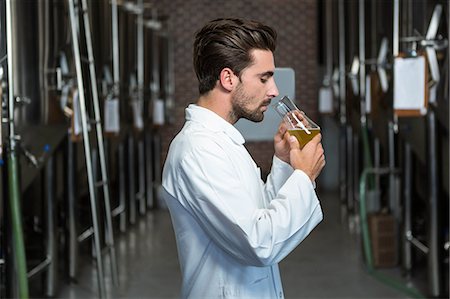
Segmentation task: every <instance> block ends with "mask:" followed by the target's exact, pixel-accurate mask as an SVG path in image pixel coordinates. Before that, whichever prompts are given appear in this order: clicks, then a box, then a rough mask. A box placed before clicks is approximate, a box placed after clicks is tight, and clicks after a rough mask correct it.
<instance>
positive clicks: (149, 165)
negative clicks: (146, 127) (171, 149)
mask: <svg viewBox="0 0 450 299" xmlns="http://www.w3.org/2000/svg"><path fill="white" fill-rule="evenodd" d="M144 138H145V156H146V157H147V159H146V160H145V165H146V179H147V181H146V184H145V186H146V188H147V190H146V193H147V207H148V208H153V207H154V198H153V192H154V190H153V150H152V136H151V133H149V132H145V137H144Z"/></svg>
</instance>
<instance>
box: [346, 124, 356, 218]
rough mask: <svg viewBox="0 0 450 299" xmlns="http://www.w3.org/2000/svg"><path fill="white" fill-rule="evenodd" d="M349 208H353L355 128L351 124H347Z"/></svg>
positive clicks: (350, 209)
mask: <svg viewBox="0 0 450 299" xmlns="http://www.w3.org/2000/svg"><path fill="white" fill-rule="evenodd" d="M346 129H347V139H346V141H347V209H348V210H349V211H352V210H353V195H354V192H353V189H354V188H353V176H354V173H353V168H354V167H353V163H354V161H355V160H354V158H355V157H354V156H353V154H354V153H353V128H352V126H350V125H347V128H346Z"/></svg>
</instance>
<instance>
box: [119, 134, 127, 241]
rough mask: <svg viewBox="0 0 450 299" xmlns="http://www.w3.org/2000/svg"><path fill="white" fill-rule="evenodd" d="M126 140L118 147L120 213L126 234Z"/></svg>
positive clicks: (123, 230) (121, 223) (121, 229)
mask: <svg viewBox="0 0 450 299" xmlns="http://www.w3.org/2000/svg"><path fill="white" fill-rule="evenodd" d="M125 142H126V139H125V140H122V141H121V142H120V144H119V146H118V155H119V165H118V166H119V202H120V205H119V208H121V209H122V210H123V211H122V212H121V213H120V226H119V227H120V231H121V232H125V231H126V229H127V208H126V186H125V184H126V183H125V181H126V180H125V173H126V169H125V148H124V147H125V145H124V143H125Z"/></svg>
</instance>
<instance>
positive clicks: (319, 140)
mask: <svg viewBox="0 0 450 299" xmlns="http://www.w3.org/2000/svg"><path fill="white" fill-rule="evenodd" d="M311 141H313V142H314V143H320V142H321V141H322V134H320V133H319V134H317V135H316V136H314V138H313V139H311Z"/></svg>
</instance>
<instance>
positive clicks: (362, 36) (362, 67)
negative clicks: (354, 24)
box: [359, 0, 367, 126]
mask: <svg viewBox="0 0 450 299" xmlns="http://www.w3.org/2000/svg"><path fill="white" fill-rule="evenodd" d="M364 2H365V0H359V59H360V61H361V63H360V64H359V96H360V103H361V104H360V105H361V107H360V111H361V125H362V126H364V125H365V123H366V121H367V120H366V45H365V42H366V33H365V30H366V20H365V11H364V10H365V6H364Z"/></svg>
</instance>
